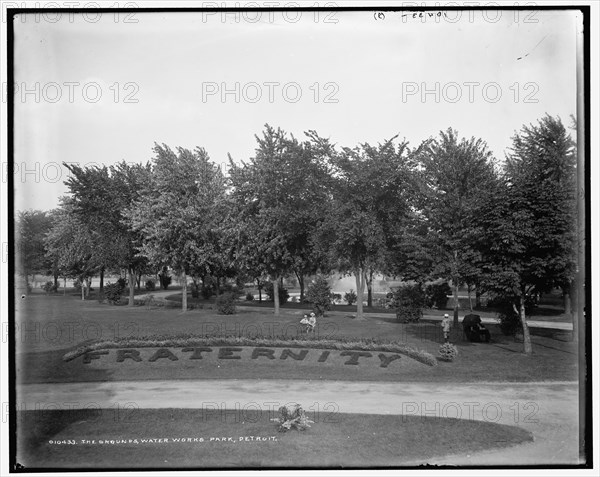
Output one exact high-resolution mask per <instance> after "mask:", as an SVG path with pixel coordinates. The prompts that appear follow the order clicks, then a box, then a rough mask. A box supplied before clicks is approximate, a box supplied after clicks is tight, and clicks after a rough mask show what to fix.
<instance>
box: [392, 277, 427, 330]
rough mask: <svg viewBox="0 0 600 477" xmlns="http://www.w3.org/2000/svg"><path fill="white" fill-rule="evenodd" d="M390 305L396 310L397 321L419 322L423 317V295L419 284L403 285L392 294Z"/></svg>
mask: <svg viewBox="0 0 600 477" xmlns="http://www.w3.org/2000/svg"><path fill="white" fill-rule="evenodd" d="M391 304H392V306H393V307H394V308H395V309H396V318H397V320H398V321H402V322H404V323H406V322H409V321H419V320H420V319H421V317H422V316H423V307H424V306H425V295H424V293H423V290H422V289H421V286H420V285H419V284H416V285H405V286H403V287H400V288H398V290H396V291H395V292H394V293H393V294H392V299H391Z"/></svg>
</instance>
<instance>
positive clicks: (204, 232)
mask: <svg viewBox="0 0 600 477" xmlns="http://www.w3.org/2000/svg"><path fill="white" fill-rule="evenodd" d="M154 152H155V157H154V158H153V161H152V169H151V174H150V176H149V177H148V180H147V183H146V184H145V185H144V186H143V187H142V189H141V194H140V197H139V198H138V199H137V200H136V201H135V202H134V203H133V205H132V206H131V207H129V208H128V209H127V210H126V212H125V215H126V217H127V219H128V223H129V224H130V226H131V228H132V229H133V230H134V231H136V232H138V233H139V234H140V235H141V237H142V241H141V246H140V248H139V255H141V256H142V257H146V258H147V259H148V260H149V261H150V262H151V263H152V264H153V265H154V266H156V267H163V266H169V267H171V268H172V269H173V270H175V271H176V272H178V273H180V274H181V275H182V284H183V289H182V311H184V312H185V311H187V277H188V275H190V274H191V273H192V271H193V270H195V269H197V268H198V267H207V266H209V265H210V263H209V260H210V257H211V256H212V254H213V250H214V248H213V242H214V236H215V231H216V230H218V228H219V223H220V221H221V219H222V209H223V207H225V181H224V177H223V174H222V172H221V170H220V169H219V168H218V167H217V165H216V164H214V163H213V162H212V161H211V160H210V158H209V156H208V154H207V152H206V151H205V150H204V149H203V148H201V147H196V149H194V150H193V151H190V150H188V149H184V148H181V147H179V148H177V152H175V151H173V150H171V149H170V148H169V147H168V146H167V145H164V144H163V145H162V146H161V145H158V144H155V147H154Z"/></svg>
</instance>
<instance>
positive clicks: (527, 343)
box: [519, 292, 532, 354]
mask: <svg viewBox="0 0 600 477" xmlns="http://www.w3.org/2000/svg"><path fill="white" fill-rule="evenodd" d="M519 317H520V318H521V325H522V326H523V353H525V354H531V353H532V349H531V336H530V334H529V326H528V325H527V317H526V316H525V293H524V292H522V293H521V296H520V297H519Z"/></svg>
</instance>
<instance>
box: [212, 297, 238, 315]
mask: <svg viewBox="0 0 600 477" xmlns="http://www.w3.org/2000/svg"><path fill="white" fill-rule="evenodd" d="M216 305H217V312H218V313H219V314H220V315H233V314H235V295H234V294H233V293H223V294H222V295H219V296H218V297H217V300H216Z"/></svg>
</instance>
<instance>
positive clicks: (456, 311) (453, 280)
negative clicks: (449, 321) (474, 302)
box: [452, 278, 460, 329]
mask: <svg viewBox="0 0 600 477" xmlns="http://www.w3.org/2000/svg"><path fill="white" fill-rule="evenodd" d="M452 285H454V327H455V329H458V308H459V306H460V305H459V303H458V280H456V279H455V278H452Z"/></svg>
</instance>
